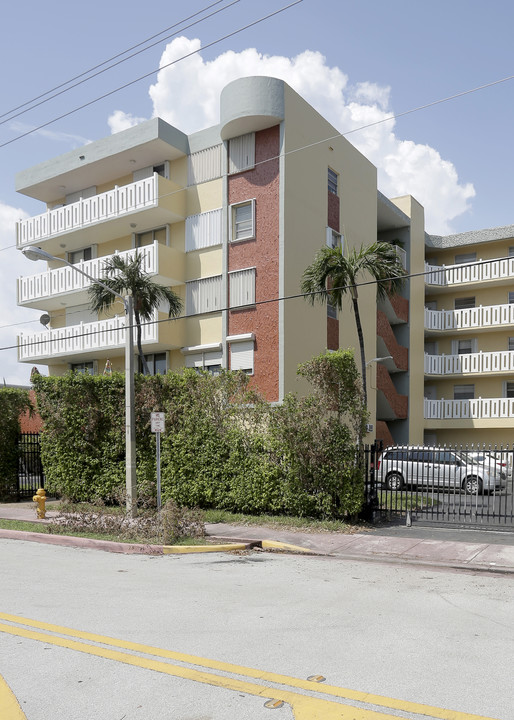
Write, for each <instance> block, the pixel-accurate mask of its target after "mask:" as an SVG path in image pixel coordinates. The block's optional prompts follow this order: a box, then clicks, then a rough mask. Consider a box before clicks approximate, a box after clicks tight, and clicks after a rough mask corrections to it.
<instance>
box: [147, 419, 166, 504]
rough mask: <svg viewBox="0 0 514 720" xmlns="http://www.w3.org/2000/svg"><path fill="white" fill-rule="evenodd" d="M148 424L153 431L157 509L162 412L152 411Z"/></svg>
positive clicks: (159, 500)
mask: <svg viewBox="0 0 514 720" xmlns="http://www.w3.org/2000/svg"><path fill="white" fill-rule="evenodd" d="M150 424H151V429H152V432H154V433H155V447H156V450H155V453H156V458H155V459H156V465H157V510H158V511H159V512H160V510H161V504H162V502H161V433H162V432H164V425H165V421H164V413H163V412H153V413H151V415H150Z"/></svg>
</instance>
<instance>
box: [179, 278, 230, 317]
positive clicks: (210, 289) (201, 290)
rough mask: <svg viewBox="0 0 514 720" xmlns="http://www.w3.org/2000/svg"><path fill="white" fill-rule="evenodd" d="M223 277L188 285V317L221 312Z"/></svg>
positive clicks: (194, 281) (197, 281)
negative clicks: (216, 311)
mask: <svg viewBox="0 0 514 720" xmlns="http://www.w3.org/2000/svg"><path fill="white" fill-rule="evenodd" d="M221 307H222V303H221V275H216V276H214V277H210V278H202V279H201V280H193V281H191V282H188V283H186V315H198V314H199V313H206V312H213V311H215V310H221Z"/></svg>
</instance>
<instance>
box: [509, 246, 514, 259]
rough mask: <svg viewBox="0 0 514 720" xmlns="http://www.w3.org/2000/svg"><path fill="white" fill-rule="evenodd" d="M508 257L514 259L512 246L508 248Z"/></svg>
mask: <svg viewBox="0 0 514 720" xmlns="http://www.w3.org/2000/svg"><path fill="white" fill-rule="evenodd" d="M509 257H514V246H511V247H510V248H509Z"/></svg>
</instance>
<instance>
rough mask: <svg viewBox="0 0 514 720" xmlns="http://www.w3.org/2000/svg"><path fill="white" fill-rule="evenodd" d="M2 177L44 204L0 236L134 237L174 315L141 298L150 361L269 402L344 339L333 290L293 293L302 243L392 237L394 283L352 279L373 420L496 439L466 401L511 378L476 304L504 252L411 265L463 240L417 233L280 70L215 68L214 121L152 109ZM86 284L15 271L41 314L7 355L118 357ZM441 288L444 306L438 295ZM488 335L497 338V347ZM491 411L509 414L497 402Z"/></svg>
mask: <svg viewBox="0 0 514 720" xmlns="http://www.w3.org/2000/svg"><path fill="white" fill-rule="evenodd" d="M16 185H17V190H18V191H19V192H21V193H24V194H26V195H29V196H31V197H33V198H37V199H38V200H41V201H42V202H44V203H46V209H45V211H44V212H42V213H41V214H40V215H38V216H36V217H31V218H29V219H27V220H23V221H21V222H20V223H19V224H18V237H17V245H18V248H20V249H23V248H25V247H28V246H31V245H36V246H39V247H41V248H43V249H44V250H45V251H47V252H48V253H50V254H51V255H53V256H56V257H60V258H62V259H65V260H67V261H68V262H70V263H72V264H75V263H77V264H79V265H78V267H80V268H81V269H83V270H84V271H86V272H87V273H88V274H89V275H91V276H93V277H95V278H96V277H101V276H102V268H103V261H104V260H105V258H106V257H109V256H110V255H112V254H113V253H124V254H126V255H129V256H130V255H131V254H133V253H135V252H137V251H139V252H142V253H144V255H145V268H146V270H147V272H148V273H150V274H151V275H152V276H153V277H154V278H155V279H156V280H157V281H158V282H160V283H162V284H165V285H167V286H169V287H172V288H173V289H174V290H175V291H176V292H177V293H178V294H179V295H180V296H181V297H182V299H183V301H184V305H185V313H184V316H183V317H182V318H180V319H177V320H167V316H166V314H165V313H164V312H157V313H156V317H155V320H156V321H157V320H158V321H162V322H154V323H150V324H148V325H146V326H145V327H144V332H143V347H144V349H145V353H146V356H147V360H148V362H149V365H150V367H151V370H152V372H162V371H165V370H166V369H177V368H180V367H184V366H186V367H196V368H204V369H206V370H209V371H212V372H216V371H217V370H218V369H219V368H231V369H238V370H243V371H245V372H247V373H249V374H250V375H251V376H252V382H253V383H254V384H255V385H256V386H257V387H258V388H259V389H260V390H261V391H262V392H263V394H264V395H265V396H266V397H267V399H268V400H270V401H274V402H280V401H281V400H282V398H283V397H284V395H285V394H286V393H287V392H289V391H298V392H304V391H305V389H306V387H305V385H304V384H303V381H301V380H300V379H298V377H297V374H296V368H297V366H298V364H299V363H301V362H304V361H306V360H308V359H310V358H311V357H313V356H314V355H316V354H318V353H320V352H322V351H323V350H324V349H325V348H328V349H336V348H337V347H354V348H358V341H357V335H356V331H355V322H354V319H353V317H352V310H351V307H350V301H348V304H347V306H345V307H344V308H343V310H342V312H341V313H339V316H338V313H337V312H336V311H335V309H334V308H331V307H330V306H328V307H327V306H324V305H321V304H317V305H314V306H311V305H309V304H308V303H306V302H305V300H304V299H303V298H302V297H300V296H299V290H300V284H301V276H302V273H303V271H304V269H305V268H306V267H307V265H309V264H310V263H311V262H312V260H313V258H314V255H315V253H316V251H317V250H318V249H319V248H320V247H322V246H323V245H324V244H327V243H328V244H330V245H334V244H341V245H342V246H343V249H344V250H346V249H347V248H351V247H354V246H356V247H360V246H361V245H367V244H369V243H371V242H373V241H375V240H376V239H379V240H383V241H387V242H391V243H393V244H394V245H396V246H397V251H398V255H399V257H401V259H402V261H403V262H404V266H405V267H406V269H407V270H408V271H409V272H410V273H411V274H412V277H411V278H410V279H409V280H408V281H407V282H406V284H405V288H404V290H403V292H402V295H401V296H396V297H393V298H389V299H388V300H386V301H380V302H379V303H378V306H377V298H376V288H375V287H374V286H373V285H372V284H369V285H365V286H363V287H361V288H360V289H359V302H360V305H361V307H362V308H363V309H364V312H363V313H362V315H363V325H364V327H363V330H364V340H365V349H366V358H367V360H368V364H367V367H366V372H367V373H368V377H367V381H368V402H369V411H370V422H371V423H372V424H373V426H374V429H373V436H374V435H375V434H377V435H378V437H381V438H383V439H384V440H385V441H386V442H393V441H394V442H422V441H423V438H424V436H425V437H426V439H428V440H431V441H432V440H438V441H439V440H440V441H453V440H454V439H456V440H457V439H461V438H463V439H466V440H469V428H470V427H473V428H476V430H477V433H476V435H477V437H476V440H477V441H487V442H488V441H489V439H494V440H496V439H498V434H497V432H496V433H495V432H493V430H492V428H493V427H498V426H495V425H494V421H493V420H491V418H492V417H493V416H492V415H489V416H487V417H488V420H487V422H489V423H491V430H490V431H489V430H488V433H489V434H487V433H485V434H484V435H482V429H483V430H484V431H485V430H487V428H488V426H487V422H486V420H485V416H484V419H482V418H477V417H475V415H476V413H477V412H480V413H484V412H489V413H491V412H494V413H496V412H498V413H500V412H503V409H504V408H506V410H507V411H509V412H510V405H509V404H508V402H507V403H505V402H503V403H502V402H500V398H501V397H502V396H503V395H504V396H505V400H506V401H507V400H508V393H510V392H511V390H512V389H511V387H510V384H509V378H508V371H507V370H506V369H504V368H505V367H506V366H505V363H506V362H507V360H506V358H507V357H508V359H509V362H510V355H511V349H510V345H509V343H510V339H509V331H508V328H506V329H505V331H504V332H503V334H502V333H501V332H498V329H497V328H494V332H493V330H492V328H493V327H494V323H495V322H496V320H494V321H492V320H490V318H492V317H493V316H494V317H495V318H496V315H495V313H496V312H499V313H500V314H501V313H503V315H501V316H502V317H504V315H505V317H506V316H507V315H506V313H507V312H508V301H507V300H505V299H504V298H503V296H501V292H502V287H503V291H504V294H505V293H507V292H508V289H507V288H506V287H505V285H506V283H508V279H507V278H508V277H509V275H508V272H509V270H510V268H511V266H510V264H509V263H511V262H512V263H514V257H513V258H512V260H511V261H509V260H508V258H507V259H506V260H505V261H502V263H500V261H498V263H497V266H498V268H500V266H501V271H500V270H498V271H496V270H495V271H494V272H495V273H497V272H501V274H502V278H503V277H504V273H507V275H505V281H503V280H501V279H499V278H496V275H495V276H494V277H495V279H494V280H493V279H491V280H489V276H487V281H486V280H485V279H484V278H485V276H482V275H480V279H475V275H473V274H472V273H471V274H470V272H467V269H466V273H467V274H464V275H459V271H461V272H462V271H464V266H461V267H460V268H457V270H455V271H454V270H452V269H451V268H448V267H445V268H441V269H439V268H438V269H437V270H432V269H431V268H430V267H428V266H427V267H428V270H429V272H428V274H427V275H426V276H424V275H423V272H424V270H425V263H429V264H430V265H432V264H436V263H437V264H439V265H442V264H443V263H444V264H445V265H448V264H450V265H451V264H455V263H459V262H460V259H459V258H460V256H458V257H457V259H455V257H454V256H452V251H451V247H452V246H453V244H456V245H459V248H460V245H466V248H465V249H466V251H467V250H468V246H467V245H468V240H466V239H465V237H464V236H456V237H455V238H434V237H430V236H426V234H425V230H424V213H423V208H422V207H421V206H420V205H419V204H418V203H417V202H416V201H415V200H414V199H413V198H411V197H403V198H397V199H393V200H389V199H387V198H386V197H385V196H383V195H382V194H381V193H379V192H378V191H377V178H376V168H375V167H374V166H373V165H372V164H371V163H370V162H369V161H368V160H367V159H366V158H365V157H364V156H363V155H362V154H361V153H359V152H358V151H357V150H356V149H355V148H354V147H353V146H352V145H351V143H349V142H348V141H347V140H346V139H345V138H343V137H341V136H339V135H338V132H337V131H336V130H335V128H333V127H332V126H331V125H330V124H329V123H328V122H327V121H326V120H325V119H324V118H323V117H321V116H320V115H319V114H318V113H317V112H316V111H315V110H314V109H313V108H312V107H311V106H310V105H308V103H306V102H305V101H304V100H303V99H302V98H301V97H300V96H299V95H298V94H297V93H295V92H294V91H293V90H292V89H291V88H290V87H289V86H287V85H286V84H285V83H284V82H283V81H281V80H277V79H274V78H266V77H250V78H243V79H240V80H236V81H234V82H233V83H231V84H230V85H228V86H227V87H226V88H225V89H224V90H223V92H222V94H221V98H220V123H219V125H217V126H215V127H211V128H207V129H205V130H202V131H200V132H197V133H194V134H192V135H186V134H185V133H183V132H181V131H180V130H178V129H177V128H174V127H172V126H170V125H168V124H167V123H166V122H164V121H163V120H161V119H159V118H154V119H153V120H149V121H147V122H145V123H143V124H141V125H138V126H136V127H133V128H130V129H128V130H125V131H123V132H120V133H118V134H116V135H112V136H111V137H108V138H105V139H103V140H99V141H96V142H93V143H91V144H89V145H86V146H84V147H83V148H81V149H79V150H76V151H72V152H70V153H67V154H66V155H63V156H61V157H58V158H55V159H52V160H49V161H48V162H46V163H42V164H40V165H37V166H35V167H33V168H30V169H29V170H26V171H24V172H21V173H19V174H18V176H17V180H16ZM482 235H483V237H482ZM486 235H487V233H485V234H480V233H478V234H470V237H471V236H472V238H473V239H472V240H471V239H470V240H469V251H470V252H471V251H474V250H475V249H476V247H477V246H481V244H482V242H485V241H486V240H487V247H488V248H489V247H491V248H492V247H493V246H495V247H496V246H497V247H498V248H500V247H501V250H502V254H505V253H507V255H508V252H509V248H510V246H509V243H508V240H507V236H505V240H503V239H501V240H500V239H498V238H495V239H494V240H493V239H492V236H491V238H489V237H487V238H486ZM493 235H494V233H493ZM459 238H460V239H459ZM510 242H511V243H512V245H513V246H514V240H511V241H510ZM502 243H503V245H502ZM472 245H474V246H475V247H472ZM455 252H457V251H454V254H455ZM458 252H460V249H459V251H458ZM491 252H492V250H491ZM466 257H468V256H467V255H466ZM480 257H482V255H480ZM487 257H489V256H487ZM491 257H492V256H491ZM450 260H451V263H450ZM27 263H28V261H27ZM478 266H480V267H482V265H480V264H478V265H477V267H478ZM493 266H494V267H496V265H494V263H493V264H491V267H493ZM484 267H485V266H484ZM457 277H459V278H464V277H465V278H466V280H465V281H464V282H467V283H468V285H466V286H464V285H463V284H462V280H460V282H461V285H460V287H458V284H457V282H456V281H455V278H457ZM476 277H477V278H478V276H476ZM471 278H473V280H471ZM471 282H473V283H474V284H473V286H471V284H469V283H471ZM493 286H494V287H493ZM87 287H88V280H87V279H85V278H84V276H83V275H81V274H79V273H77V272H75V271H74V270H73V268H70V267H69V266H62V265H60V264H59V263H58V262H51V263H49V266H48V268H47V269H46V270H44V271H41V272H39V273H36V274H33V275H27V276H25V277H22V278H19V280H18V303H19V304H20V305H24V306H26V307H32V308H34V307H35V308H40V309H41V310H42V311H44V313H45V314H46V315H49V317H50V320H49V322H48V326H47V328H46V329H44V330H42V331H41V332H38V333H31V334H23V335H20V337H19V359H20V361H22V362H28V363H32V364H34V363H38V364H47V365H48V367H49V372H50V374H62V373H64V372H66V371H67V370H69V369H76V370H81V371H89V372H102V371H103V369H104V367H105V364H106V362H107V360H109V361H110V364H111V365H112V368H113V369H114V370H123V367H124V364H123V355H124V342H125V339H124V325H125V316H124V312H123V307H122V304H121V303H119V305H114V306H113V311H112V312H111V313H109V314H108V315H105V316H102V317H92V315H91V312H90V310H89V307H88V299H87ZM489 287H490V289H489ZM425 292H426V295H427V300H428V303H429V304H428V305H427V310H425V309H424V308H425ZM482 294H483V297H484V301H482ZM454 296H455V298H457V299H458V298H461V299H462V300H461V301H460V302H461V304H460V305H459V304H458V305H455V306H454V305H452V304H451V303H453V302H454V300H452V298H453V297H454ZM472 297H473V298H474V301H475V304H476V308H477V309H478V306H479V305H480V304H487V303H488V308H489V310H488V311H487V312H489V314H487V312H485V311H486V308H485V307H484V308H482V311H484V313H485V315H484V316H483V318H482V315H481V316H480V322H481V323H482V324H480V325H479V326H475V325H473V328H475V327H477V330H476V331H475V330H473V333H469V332H468V333H461V329H462V328H463V327H464V325H463V323H468V322H473V323H475V315H472V309H471V306H470V303H471V298H472ZM486 299H487V303H486V302H485V300H486ZM503 300H504V302H503ZM465 302H467V303H468V305H466V306H465V305H463V304H462V303H465ZM434 303H436V305H434ZM494 303H497V305H496V306H494V307H497V308H498V309H497V310H492V309H491V308H492V307H493V305H494ZM505 307H507V310H505ZM513 307H514V305H513ZM502 308H503V309H502ZM471 316H473V321H471V320H468V319H467V318H471ZM486 316H487V320H486V319H485V318H486ZM423 317H425V327H424V324H423V322H422V318H423ZM464 318H466V319H464ZM477 318H478V316H477ZM46 319H48V318H46ZM476 322H478V319H477V320H476ZM449 323H450V324H451V323H453V324H452V325H451V328H450V327H447V325H448V324H449ZM486 325H487V327H486ZM466 327H467V326H466ZM511 332H512V334H513V335H514V330H513V329H511ZM425 335H426V337H425ZM503 336H504V337H503ZM452 341H453V344H452ZM465 341H469V342H468V344H466V342H465ZM486 341H487V345H486V344H485V343H486ZM505 342H507V344H508V347H506V348H503V347H501V348H500V345H501V344H502V343H503V344H505ZM470 343H471V344H470ZM473 343H474V344H473ZM497 345H498V347H497ZM486 347H487V353H488V357H489V356H491V357H490V359H489V360H486V359H485V354H484V353H486ZM467 350H469V352H466V351H467ZM425 351H426V353H425ZM512 352H514V345H513V349H512ZM443 353H444V357H443ZM479 355H480V358H481V360H480V363H481V364H480V365H477V362H476V358H477V357H478V356H479ZM493 355H494V358H493ZM482 356H484V357H483V358H482ZM497 356H498V357H497ZM500 356H501V357H500ZM452 357H454V358H456V359H455V360H454V361H452V360H451V359H450V358H452ZM357 358H358V353H357ZM469 358H471V359H469ZM498 363H500V365H498ZM502 363H503V364H502ZM497 366H498V367H500V366H501V368H502V369H501V370H498V371H496V370H495V371H494V372H495V373H496V381H497V382H496V384H495V388H494V390H493V385H494V383H493V384H490V382H492V380H491V381H490V380H489V375H488V376H487V377H485V376H484V377H481V374H482V375H483V374H484V373H490V372H491V370H490V368H492V367H494V368H496V367H497ZM468 367H469V368H472V370H471V371H468V369H467V368H468ZM464 368H466V369H464ZM479 368H480V369H479ZM463 375H466V376H467V377H466V378H464V379H463ZM512 379H513V381H514V378H512ZM502 383H503V385H502ZM511 384H512V383H511ZM424 385H426V392H425V394H424V390H423V388H424ZM471 385H475V390H474V398H475V399H477V400H478V397H479V396H480V393H482V394H483V397H488V398H491V401H490V403H489V405H487V403H481V404H480V403H477V402H476V400H470V399H469V398H470V394H471V389H470V386H471ZM453 386H455V387H453ZM496 386H497V388H496ZM482 388H483V389H482ZM491 393H493V394H491ZM513 394H514V392H513ZM454 396H455V397H454ZM425 397H426V398H427V399H425ZM450 397H451V402H450ZM443 398H444V400H443ZM494 398H496V400H494ZM512 402H514V399H513V400H512ZM459 403H460V404H459ZM466 403H467V405H466ZM473 403H474V405H472V404H473ZM495 403H496V404H495ZM493 405H494V409H493ZM479 406H480V407H479ZM486 407H489V408H490V409H489V410H486ZM463 408H464V409H463ZM471 408H473V409H471ZM477 408H478V409H477ZM497 408H500V409H497ZM450 413H453V414H452V415H451V417H450V415H449V414H450ZM457 413H458V415H457ZM466 413H468V414H469V413H471V417H470V418H468V417H467V416H466ZM509 417H512V418H513V420H514V409H513V411H512V412H510V415H509ZM509 422H512V421H509V420H508V419H506V420H505V422H504V425H505V430H506V432H508V428H509V427H510V425H509ZM465 423H468V424H467V425H466V424H465ZM446 426H448V427H446ZM479 430H480V432H479ZM461 431H462V432H461ZM473 432H474V434H475V430H474V431H473ZM502 437H503V436H502ZM505 437H506V436H505ZM371 438H372V434H371V433H370V435H369V436H368V439H371Z"/></svg>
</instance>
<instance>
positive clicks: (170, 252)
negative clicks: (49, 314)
mask: <svg viewBox="0 0 514 720" xmlns="http://www.w3.org/2000/svg"><path fill="white" fill-rule="evenodd" d="M136 252H139V253H140V254H142V255H143V256H144V260H143V265H142V267H143V270H144V271H145V272H146V273H147V274H148V275H151V276H152V277H153V279H154V280H155V281H156V282H158V283H160V284H161V285H166V286H167V287H169V286H171V285H181V284H183V283H184V280H185V257H184V253H182V252H180V251H179V250H176V249H175V248H170V247H167V246H165V245H161V244H159V243H158V242H157V241H155V242H154V243H153V244H152V245H145V246H144V247H141V248H138V249H137V250H126V251H125V252H120V253H117V254H118V255H119V257H121V258H123V259H125V260H129V259H132V258H133V257H134V255H135V254H136ZM111 257H113V256H112V255H110V256H106V257H100V258H96V259H95V260H88V261H86V262H81V263H77V268H79V269H80V270H83V271H84V272H86V273H87V274H88V275H91V276H92V277H93V278H95V280H97V279H99V278H101V277H102V276H103V275H104V268H105V262H106V261H107V260H108V259H109V258H111ZM90 285H91V281H90V280H88V278H86V277H84V275H81V274H80V273H79V272H76V271H75V270H74V269H73V268H72V267H70V266H69V265H65V266H63V267H60V268H56V269H54V270H46V271H45V272H42V273H39V274H37V275H28V276H27V277H20V278H18V305H24V306H25V307H32V308H39V309H41V310H55V309H57V308H62V307H63V305H66V304H72V305H80V304H85V303H87V302H88V294H87V290H88V288H89V286H90ZM71 294H73V300H72V301H71V302H69V303H66V299H67V298H66V296H69V295H71ZM68 299H69V298H68Z"/></svg>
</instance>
